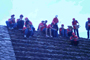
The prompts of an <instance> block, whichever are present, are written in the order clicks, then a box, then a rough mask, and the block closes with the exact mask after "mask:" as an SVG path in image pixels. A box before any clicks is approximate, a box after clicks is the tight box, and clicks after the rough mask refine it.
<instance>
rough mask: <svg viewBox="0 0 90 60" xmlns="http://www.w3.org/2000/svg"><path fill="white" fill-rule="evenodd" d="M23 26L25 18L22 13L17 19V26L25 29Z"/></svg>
mask: <svg viewBox="0 0 90 60" xmlns="http://www.w3.org/2000/svg"><path fill="white" fill-rule="evenodd" d="M23 26H24V20H23V15H22V14H21V15H20V18H19V19H17V28H18V29H19V30H22V29H23Z"/></svg>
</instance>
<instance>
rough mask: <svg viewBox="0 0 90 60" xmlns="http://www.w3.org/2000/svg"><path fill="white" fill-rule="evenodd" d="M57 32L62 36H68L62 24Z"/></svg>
mask: <svg viewBox="0 0 90 60" xmlns="http://www.w3.org/2000/svg"><path fill="white" fill-rule="evenodd" d="M59 34H60V35H61V36H63V37H68V35H67V30H66V29H64V24H62V25H61V28H60V29H59Z"/></svg>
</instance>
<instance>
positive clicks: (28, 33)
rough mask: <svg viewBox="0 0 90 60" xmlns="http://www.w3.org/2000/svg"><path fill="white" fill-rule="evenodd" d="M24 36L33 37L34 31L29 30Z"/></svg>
mask: <svg viewBox="0 0 90 60" xmlns="http://www.w3.org/2000/svg"><path fill="white" fill-rule="evenodd" d="M24 35H26V36H27V37H29V36H33V31H30V30H29V29H26V30H25V34H24Z"/></svg>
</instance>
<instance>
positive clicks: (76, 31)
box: [74, 29, 79, 37]
mask: <svg viewBox="0 0 90 60" xmlns="http://www.w3.org/2000/svg"><path fill="white" fill-rule="evenodd" d="M74 33H75V35H76V33H77V36H78V37H79V32H78V29H74Z"/></svg>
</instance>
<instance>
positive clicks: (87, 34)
mask: <svg viewBox="0 0 90 60" xmlns="http://www.w3.org/2000/svg"><path fill="white" fill-rule="evenodd" d="M87 36H88V39H89V29H88V30H87Z"/></svg>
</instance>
